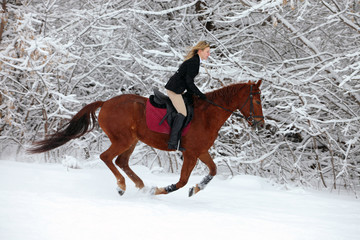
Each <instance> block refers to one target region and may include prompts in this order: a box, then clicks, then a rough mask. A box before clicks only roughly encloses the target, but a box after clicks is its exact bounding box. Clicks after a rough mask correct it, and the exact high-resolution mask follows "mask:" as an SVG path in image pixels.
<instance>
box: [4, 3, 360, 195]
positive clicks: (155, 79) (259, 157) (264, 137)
mask: <svg viewBox="0 0 360 240" xmlns="http://www.w3.org/2000/svg"><path fill="white" fill-rule="evenodd" d="M4 3H5V4H4ZM2 9H3V11H2V15H1V26H0V39H1V47H0V68H1V75H0V76H1V77H0V83H1V85H0V104H1V105H0V110H1V115H0V117H1V123H0V132H1V137H0V141H1V152H5V151H14V146H16V148H17V149H15V150H16V151H18V152H19V154H20V153H22V152H23V150H24V145H25V144H29V143H30V142H31V141H33V140H34V139H39V138H42V137H44V136H45V135H46V134H47V133H50V132H53V131H55V130H56V129H58V128H59V127H61V126H62V125H63V124H64V123H66V121H67V120H68V119H69V118H70V117H71V116H72V115H73V114H74V113H76V112H77V111H78V110H79V109H80V108H81V106H82V105H85V104H88V103H90V102H93V101H95V100H107V99H110V98H111V97H113V96H116V95H120V94H125V93H135V94H140V95H144V96H149V95H150V94H151V90H152V88H153V87H154V86H156V87H159V88H160V89H163V87H164V85H165V83H166V82H167V80H168V78H169V77H170V76H171V75H172V74H173V73H174V72H175V71H176V70H177V68H178V66H179V65H180V64H181V62H182V61H183V56H184V54H185V52H186V49H187V47H189V46H191V45H193V44H194V43H196V42H197V41H199V40H208V41H209V42H211V45H212V48H211V52H212V53H211V57H210V60H209V61H208V62H206V63H205V64H204V66H205V68H203V67H202V68H201V71H200V74H199V76H198V77H197V80H196V84H197V85H198V86H199V87H200V88H201V90H203V91H204V92H207V91H212V90H214V89H218V88H220V87H222V86H225V85H229V84H232V83H235V82H247V81H249V80H252V81H256V80H258V79H264V83H263V86H262V97H263V100H262V105H263V111H264V115H265V120H266V123H267V124H268V126H267V130H265V131H263V132H261V133H258V134H256V133H255V132H254V131H252V130H251V128H249V127H248V125H247V123H246V122H245V121H243V120H242V119H238V118H237V117H236V116H233V117H231V118H230V119H229V120H228V121H227V122H226V123H225V125H224V126H223V128H222V129H221V130H220V132H219V137H218V139H217V141H216V142H215V144H214V147H213V148H211V154H212V155H213V157H214V158H215V159H216V162H217V164H218V167H219V170H221V171H220V173H223V174H253V175H259V176H263V177H266V178H272V179H275V180H276V181H279V182H283V183H295V184H299V185H306V186H319V187H326V188H329V189H334V188H338V186H346V187H348V188H349V189H351V190H353V191H355V190H356V186H357V185H358V184H359V177H360V176H359V173H360V172H359V169H358V167H357V166H358V164H359V159H360V149H359V148H360V147H359V145H360V144H359V138H360V133H359V129H360V117H359V114H360V107H359V105H360V95H359V88H360V85H359V76H360V74H359V71H360V50H359V49H360V46H359V45H360V14H359V12H360V4H359V2H358V1H356V0H344V1H339V0H330V1H325V0H322V1H315V0H301V1H299V0H262V1H260V0H240V1H235V0H224V1H205V0H202V1H200V0H195V1H184V0H178V1H167V0H156V1H150V0H137V1H130V0H128V1H115V0H87V1H84V0H79V1H71V0H66V1H60V0H47V1H44V0H33V1H8V2H6V1H3V5H2ZM107 141H108V140H107V138H106V136H105V135H104V133H103V132H102V131H101V130H100V129H95V130H94V131H93V132H91V133H90V134H88V135H86V136H85V137H84V139H79V140H76V141H73V142H71V143H70V144H68V145H66V146H64V147H62V148H60V149H58V150H56V151H53V152H51V153H49V154H47V155H45V156H46V159H47V161H58V160H57V159H59V156H61V155H63V154H64V153H65V152H66V154H72V155H74V156H76V157H78V158H80V159H85V158H89V156H91V155H94V154H97V153H100V152H101V151H104V150H105V148H106V147H107V144H108V142H107ZM144 153H146V156H148V158H142V157H137V156H134V161H133V163H136V164H144V165H147V166H148V167H151V168H155V167H162V168H163V169H164V170H165V171H173V172H176V171H179V169H180V168H179V166H180V165H181V160H180V159H179V158H178V157H176V156H175V155H169V154H167V153H161V152H159V151H157V150H155V149H151V148H148V147H146V146H144V145H141V144H140V146H139V151H138V155H142V154H144ZM205 169H206V168H205V167H204V166H203V165H202V164H199V165H198V166H197V171H198V172H201V171H205Z"/></svg>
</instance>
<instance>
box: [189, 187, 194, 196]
mask: <svg viewBox="0 0 360 240" xmlns="http://www.w3.org/2000/svg"><path fill="white" fill-rule="evenodd" d="M193 195H194V187H192V188H190V189H189V197H192V196H193Z"/></svg>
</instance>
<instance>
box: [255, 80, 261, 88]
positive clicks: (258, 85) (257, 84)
mask: <svg viewBox="0 0 360 240" xmlns="http://www.w3.org/2000/svg"><path fill="white" fill-rule="evenodd" d="M261 83H262V79H260V80H259V81H258V82H257V83H256V87H260V85H261Z"/></svg>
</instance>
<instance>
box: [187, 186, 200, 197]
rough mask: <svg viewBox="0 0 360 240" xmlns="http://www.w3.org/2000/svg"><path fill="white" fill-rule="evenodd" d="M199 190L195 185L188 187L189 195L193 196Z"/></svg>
mask: <svg viewBox="0 0 360 240" xmlns="http://www.w3.org/2000/svg"><path fill="white" fill-rule="evenodd" d="M199 191H200V188H199V187H198V186H197V185H196V186H195V187H192V188H190V189H189V197H192V196H194V195H195V194H197V193H198V192H199Z"/></svg>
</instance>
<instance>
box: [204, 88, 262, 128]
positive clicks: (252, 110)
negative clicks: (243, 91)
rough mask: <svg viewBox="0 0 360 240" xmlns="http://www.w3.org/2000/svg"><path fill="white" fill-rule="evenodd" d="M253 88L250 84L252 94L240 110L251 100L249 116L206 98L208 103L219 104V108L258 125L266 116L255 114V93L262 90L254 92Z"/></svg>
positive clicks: (253, 124)
mask: <svg viewBox="0 0 360 240" xmlns="http://www.w3.org/2000/svg"><path fill="white" fill-rule="evenodd" d="M252 88H253V85H250V94H249V96H248V98H247V99H246V101H245V103H244V104H243V105H242V106H241V108H239V110H240V112H241V110H242V109H243V108H244V107H245V105H246V104H247V102H248V101H249V100H250V113H249V117H245V116H244V115H242V114H240V113H236V112H234V111H231V110H229V109H227V108H224V107H222V106H220V105H218V104H216V103H214V102H213V101H211V100H209V99H206V101H207V102H208V103H210V104H212V105H214V106H217V107H219V108H221V109H223V110H225V111H227V112H230V113H231V114H234V115H235V116H237V117H241V118H243V119H245V120H246V121H249V122H251V123H252V126H257V124H258V123H259V122H261V121H262V119H264V116H257V115H254V102H253V99H254V95H256V94H260V91H258V92H253V91H252ZM255 118H260V119H261V120H259V121H256V120H255Z"/></svg>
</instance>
